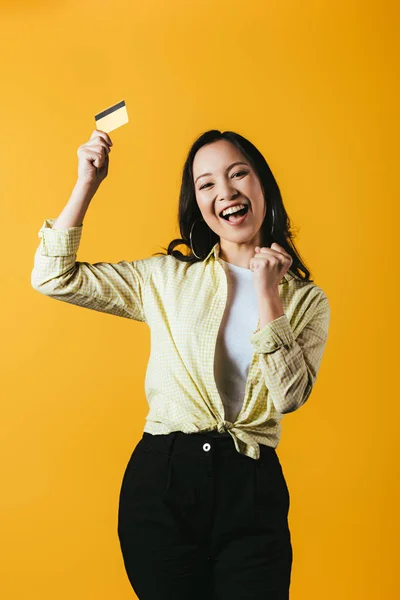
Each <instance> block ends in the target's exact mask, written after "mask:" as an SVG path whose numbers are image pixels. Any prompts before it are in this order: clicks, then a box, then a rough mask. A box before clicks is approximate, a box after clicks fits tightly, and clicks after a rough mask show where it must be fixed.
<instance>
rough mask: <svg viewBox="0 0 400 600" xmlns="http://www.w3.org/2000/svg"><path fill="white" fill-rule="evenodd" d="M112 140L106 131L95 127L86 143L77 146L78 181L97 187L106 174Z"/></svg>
mask: <svg viewBox="0 0 400 600" xmlns="http://www.w3.org/2000/svg"><path fill="white" fill-rule="evenodd" d="M111 146H112V141H111V138H110V137H109V135H108V133H106V132H105V131H100V130H99V129H95V130H94V131H93V133H92V135H91V136H90V140H89V141H88V142H86V144H82V146H79V148H78V151H77V154H78V181H80V182H81V183H84V184H89V185H93V186H95V187H98V186H99V185H100V183H101V182H102V181H103V179H105V178H106V177H107V174H108V163H109V157H108V154H109V152H110V150H111Z"/></svg>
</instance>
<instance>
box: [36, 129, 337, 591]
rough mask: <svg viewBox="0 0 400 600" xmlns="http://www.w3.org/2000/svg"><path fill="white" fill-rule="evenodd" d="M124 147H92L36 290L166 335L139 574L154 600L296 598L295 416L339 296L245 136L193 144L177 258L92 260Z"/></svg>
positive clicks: (132, 522) (134, 528)
mask: <svg viewBox="0 0 400 600" xmlns="http://www.w3.org/2000/svg"><path fill="white" fill-rule="evenodd" d="M111 145H112V142H111V140H110V138H109V136H108V134H107V133H105V132H102V131H99V130H95V131H94V132H93V133H92V136H91V138H90V140H89V142H88V143H87V144H84V145H82V146H80V148H79V149H78V157H79V166H78V180H77V183H76V185H75V188H74V190H73V192H72V195H71V198H70V200H69V202H68V204H67V206H66V207H65V208H64V210H63V211H62V213H61V214H60V216H59V217H58V219H57V220H54V219H47V220H45V221H44V224H43V226H42V228H41V230H40V231H39V237H41V243H40V246H39V248H38V249H37V251H36V254H35V264H34V268H33V271H32V278H31V283H32V286H33V287H34V289H36V290H38V291H39V292H41V293H43V294H45V295H47V296H50V297H52V298H55V299H58V300H62V301H64V302H69V303H72V304H76V305H78V306H83V307H86V308H89V309H92V310H98V311H102V312H107V313H110V314H114V315H117V316H121V317H126V318H129V319H134V320H136V321H142V322H145V323H147V324H148V326H149V328H150V332H151V353H150V358H149V363H148V368H147V373H146V379H145V392H146V398H147V401H148V403H149V413H148V415H147V417H146V424H145V427H144V432H143V437H142V438H141V440H140V441H139V443H138V444H137V446H136V447H135V449H134V450H133V453H132V455H131V457H130V460H129V462H128V465H127V467H126V470H125V474H124V477H123V481H122V486H121V492H120V498H119V513H118V535H119V540H120V544H121V551H122V555H123V559H124V564H125V567H126V571H127V575H128V577H129V580H130V582H131V585H132V587H133V589H134V591H135V593H136V594H137V596H138V597H139V598H140V600H156V599H157V600H163V599H167V598H168V599H169V598H171V599H172V598H173V599H174V600H181V599H182V600H183V599H185V600H187V599H191V600H194V599H200V598H201V599H204V598H213V599H214V600H228V599H229V600H239V599H240V600H243V599H246V600H284V599H285V600H286V599H288V598H289V586H290V576H291V566H292V546H291V536H290V531H289V527H288V511H289V502H290V498H289V491H288V487H287V485H286V481H285V477H284V474H283V471H282V468H281V465H280V462H279V458H278V456H277V453H276V447H277V445H278V443H279V439H280V435H281V425H280V421H281V419H282V417H283V415H284V414H286V413H289V412H293V411H295V410H297V409H298V408H300V407H301V406H302V405H303V404H304V403H305V402H306V400H307V399H308V398H309V396H310V394H311V391H312V389H313V386H314V384H315V382H316V378H317V374H318V371H319V367H320V363H321V359H322V355H323V351H324V348H325V345H326V341H327V335H328V326H329V318H330V307H329V302H328V298H327V296H326V294H325V293H324V292H323V290H322V289H321V288H320V287H318V286H317V285H315V284H314V283H313V280H311V279H309V275H310V274H309V271H308V270H307V268H306V267H305V266H304V264H303V263H302V262H301V260H300V258H299V256H298V254H297V252H296V249H295V247H294V244H293V241H292V234H291V232H290V221H289V217H288V215H287V213H286V211H285V209H284V206H283V201H282V198H281V194H280V191H279V188H278V185H277V183H276V181H275V178H274V176H273V174H272V173H271V170H270V169H269V167H268V165H267V163H266V161H265V159H264V157H263V156H262V154H261V153H260V152H259V151H258V150H257V149H256V148H255V146H254V145H253V144H252V143H251V142H249V141H248V140H246V139H245V138H244V137H242V136H240V135H239V134H237V133H234V132H229V131H226V132H224V133H221V132H219V131H216V130H211V131H208V132H206V133H204V134H203V135H202V136H200V137H199V138H198V139H197V140H196V141H195V143H194V144H193V146H192V148H191V149H190V152H189V154H188V157H187V160H186V162H185V165H184V169H183V179H182V186H181V193H180V201H179V225H180V232H181V235H182V238H179V239H175V240H173V241H172V242H171V243H170V245H169V247H168V249H167V252H166V253H156V254H154V255H152V256H150V257H147V258H144V259H139V260H134V261H121V262H118V263H114V264H112V263H104V262H99V263H95V264H90V263H87V262H77V261H76V253H77V250H78V247H79V242H80V237H81V233H82V221H83V218H84V216H85V213H86V211H87V208H88V206H89V204H90V201H91V199H92V198H93V196H94V194H95V192H96V190H97V188H98V186H99V185H100V183H101V181H103V179H104V178H105V177H106V176H107V172H108V164H109V152H110V148H111ZM235 207H236V208H235ZM235 212H236V215H235ZM179 244H185V245H186V246H187V248H188V249H189V254H187V255H186V254H182V253H181V252H179V251H177V250H174V248H175V246H177V245H179ZM300 271H303V272H304V274H305V277H303V276H302V275H301V274H300Z"/></svg>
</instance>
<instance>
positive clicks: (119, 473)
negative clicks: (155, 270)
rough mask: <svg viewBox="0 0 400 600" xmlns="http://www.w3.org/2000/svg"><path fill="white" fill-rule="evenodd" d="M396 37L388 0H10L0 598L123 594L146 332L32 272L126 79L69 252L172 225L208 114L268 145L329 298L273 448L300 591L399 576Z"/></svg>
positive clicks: (128, 249) (149, 248)
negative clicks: (306, 378)
mask: <svg viewBox="0 0 400 600" xmlns="http://www.w3.org/2000/svg"><path fill="white" fill-rule="evenodd" d="M399 39H400V36H399V7H398V3H397V2H395V0H393V1H385V0H371V1H369V2H368V1H367V2H366V1H365V0H364V1H362V0H340V1H338V0H320V1H316V0H314V1H311V0H306V1H301V0H287V1H277V0H275V1H273V2H271V1H268V2H265V1H261V0H257V1H255V0H247V1H246V2H245V1H244V0H243V1H242V2H238V1H232V0H229V1H228V0H206V1H205V0H201V1H199V0H192V1H191V2H189V1H186V2H184V1H183V0H170V1H169V2H162V1H160V0H157V1H155V0H153V1H147V0H146V1H145V2H137V1H134V2H132V1H128V0H125V1H121V0H114V1H113V2H112V3H111V2H109V1H107V2H106V1H104V0H100V1H98V2H93V1H91V0H86V1H85V2H81V1H78V0H76V1H71V2H46V1H44V0H43V1H41V2H34V1H30V2H28V1H27V0H26V1H24V2H23V1H18V0H13V1H11V0H10V1H9V2H4V1H2V2H0V50H1V88H2V93H1V96H0V103H1V106H0V108H1V144H0V158H1V216H2V235H1V238H2V239H1V247H2V268H1V275H2V277H1V279H2V292H1V329H2V334H1V340H2V344H1V446H0V452H1V461H0V465H1V472H0V476H1V494H0V514H1V545H0V552H1V557H0V563H1V568H0V571H1V582H0V593H1V595H2V597H3V598H7V600H17V599H18V600H28V599H29V600H50V599H51V600H54V598H57V600H67V599H68V600H70V599H71V598H74V600H110V599H114V598H118V600H128V599H129V598H132V597H134V594H133V592H132V589H131V587H130V584H129V581H128V579H127V577H126V574H125V570H124V566H123V560H122V555H121V553H120V548H119V542H118V537H117V509H118V496H119V491H120V485H121V482H122V477H123V473H124V470H125V467H126V464H127V462H128V459H129V457H130V454H131V452H132V451H133V448H134V447H135V446H136V444H137V443H138V441H139V439H140V437H141V435H142V431H143V427H144V423H145V417H146V415H147V403H146V398H145V395H144V376H145V371H146V367H147V360H148V356H149V351H150V347H149V340H150V336H149V330H148V328H147V326H146V325H145V324H142V323H138V322H134V321H130V320H128V319H122V318H119V317H114V316H111V315H106V314H102V313H97V312H95V311H89V310H86V309H83V308H81V307H77V306H73V305H68V304H65V303H63V302H57V301H54V300H51V299H49V298H46V297H44V296H42V295H40V294H39V293H38V292H36V291H35V290H33V289H32V287H31V285H30V274H31V270H32V268H33V257H34V253H35V250H36V248H37V246H38V244H39V238H38V236H37V233H38V231H39V229H40V227H41V225H42V223H43V220H44V219H46V218H56V217H57V216H58V215H59V213H60V212H61V210H62V208H63V207H64V206H65V204H66V202H67V200H68V198H69V196H70V193H71V191H72V189H73V186H74V183H75V181H76V176H77V160H78V159H77V154H76V152H77V149H78V146H79V145H81V144H83V143H84V142H86V141H88V139H89V137H90V135H91V133H92V131H93V130H94V129H95V122H94V115H95V114H96V113H98V112H100V111H102V110H104V109H105V108H107V107H108V106H110V105H112V104H114V103H116V102H119V101H120V100H125V102H126V106H127V110H128V115H129V119H130V121H129V123H128V124H127V125H124V126H123V127H121V128H120V129H117V130H115V131H114V132H111V134H110V136H111V139H112V140H113V142H114V146H113V150H112V152H111V154H110V169H109V175H108V178H107V179H106V180H105V181H104V182H103V184H102V186H101V187H100V189H99V191H98V192H97V194H96V196H95V197H94V199H93V201H92V204H91V206H90V207H89V210H88V213H87V215H86V217H85V220H84V225H83V234H82V241H81V245H80V248H79V252H78V260H80V261H88V262H97V261H108V262H117V261H119V260H122V259H126V260H134V259H138V258H144V257H147V256H150V255H151V254H152V253H154V252H157V251H159V250H161V248H162V247H163V246H164V247H166V246H167V245H168V243H169V242H170V241H171V240H172V239H173V238H174V237H178V235H179V230H178V224H177V210H178V194H179V186H180V178H181V172H182V167H183V162H184V160H185V157H186V153H187V151H188V150H189V147H190V145H191V144H192V142H193V141H194V140H195V139H196V138H197V136H198V135H199V134H201V133H202V132H204V131H206V130H208V129H212V128H216V129H220V130H222V131H223V130H227V129H230V130H234V131H237V132H238V133H241V134H242V135H244V136H245V137H248V138H249V139H250V140H251V141H252V142H253V143H254V144H255V145H256V146H257V147H258V148H259V149H260V150H261V152H263V154H264V156H265V158H266V159H267V161H268V162H269V164H270V166H271V169H272V171H273V173H274V175H275V177H276V179H277V181H278V184H279V186H280V188H281V192H282V196H283V200H284V203H285V206H286V209H287V211H288V213H289V215H290V218H291V220H292V225H293V227H294V228H295V229H296V231H297V232H298V233H297V237H296V239H295V243H296V245H297V248H298V250H299V251H300V253H301V256H302V257H303V259H304V260H305V262H306V264H307V266H308V267H309V268H310V270H311V276H312V278H313V279H314V281H315V283H316V284H317V285H319V286H320V287H322V289H323V290H324V291H325V292H326V294H327V295H328V297H329V299H330V303H331V325H330V333H329V339H328V344H327V347H326V350H325V354H324V357H323V361H322V365H321V370H320V374H319V377H318V381H317V384H316V386H315V389H314V391H313V393H312V396H311V397H310V399H309V400H308V402H307V404H306V405H305V406H304V407H302V408H301V409H300V410H298V411H297V412H295V413H292V414H288V415H286V416H285V418H284V420H283V422H282V425H283V431H282V438H281V442H280V444H279V446H278V448H277V452H278V455H279V457H280V460H281V463H282V466H283V469H284V473H285V477H286V480H287V483H288V486H289V490H290V496H291V507H290V513H289V520H290V528H291V533H292V542H293V551H294V558H293V568H292V584H291V600H305V599H306V600H321V599H324V600H331V599H332V600H337V599H339V598H340V600H355V599H357V600H358V599H360V600H369V599H371V600H372V599H373V600H376V599H379V600H395V599H397V598H398V597H399V594H400V588H399V584H398V580H397V574H398V573H397V571H398V540H399V533H400V531H399V518H398V508H399V500H400V497H399V496H400V495H399V483H398V476H399V470H398V458H399V445H398V439H399V437H398V429H399V426H398V424H399V416H400V415H399V413H400V411H399V400H400V398H399V392H398V374H399V369H398V337H399V328H398V319H399V317H398V298H399V288H398V272H397V271H398V269H397V264H398V256H397V250H398V238H397V237H396V232H397V227H396V225H397V223H398V217H399V211H398V202H399V199H398V197H399V194H398V188H399V185H398V175H399V153H398V145H399V120H398V107H399V87H398V86H399V83H398V82H399V50H400V43H399ZM396 354H397V356H396ZM249 600H250V599H249ZM266 600H268V599H267V598H266Z"/></svg>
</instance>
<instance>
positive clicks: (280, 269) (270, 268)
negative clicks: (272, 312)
mask: <svg viewBox="0 0 400 600" xmlns="http://www.w3.org/2000/svg"><path fill="white" fill-rule="evenodd" d="M292 263H293V258H292V257H291V256H290V254H288V253H287V252H286V250H285V249H284V248H282V246H280V245H279V244H277V243H276V242H274V243H273V244H271V248H264V247H263V248H260V247H259V246H256V247H255V254H254V257H253V258H251V259H250V269H251V270H252V271H253V273H254V287H255V289H256V291H257V295H258V297H266V296H268V295H271V294H276V293H277V292H278V289H279V288H278V285H279V282H280V281H281V279H282V277H283V276H284V274H285V273H286V271H287V270H288V269H290V267H291V265H292Z"/></svg>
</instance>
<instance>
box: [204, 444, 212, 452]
mask: <svg viewBox="0 0 400 600" xmlns="http://www.w3.org/2000/svg"><path fill="white" fill-rule="evenodd" d="M210 448H211V446H210V444H209V443H208V442H206V443H205V444H203V450H204V452H208V451H209V450H210Z"/></svg>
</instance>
